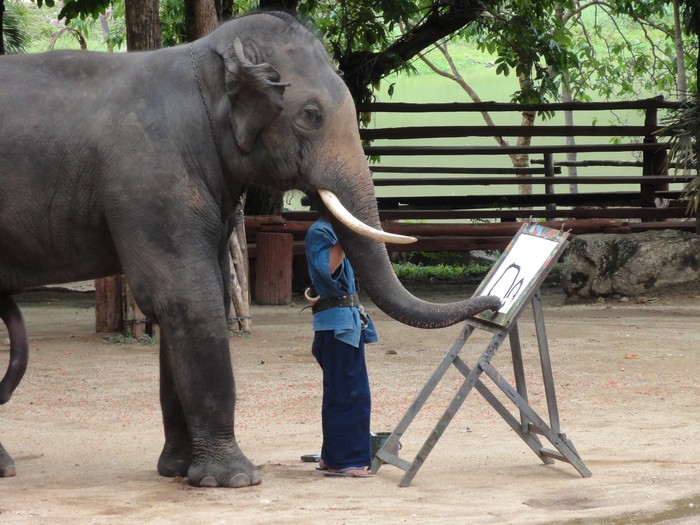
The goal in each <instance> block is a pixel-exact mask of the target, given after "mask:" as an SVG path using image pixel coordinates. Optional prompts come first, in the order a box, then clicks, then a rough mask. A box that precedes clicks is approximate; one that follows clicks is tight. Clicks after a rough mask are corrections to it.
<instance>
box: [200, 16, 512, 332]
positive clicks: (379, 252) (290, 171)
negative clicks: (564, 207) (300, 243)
mask: <svg viewBox="0 0 700 525" xmlns="http://www.w3.org/2000/svg"><path fill="white" fill-rule="evenodd" d="M238 24H240V28H239V27H237V25H238ZM224 28H226V29H227V30H228V31H231V34H232V35H225V34H223V33H224V31H221V30H220V31H221V33H222V34H221V35H217V33H218V32H217V33H214V34H213V35H212V36H211V37H210V38H211V41H210V47H211V48H212V49H214V50H215V52H216V53H217V54H218V55H219V56H220V57H221V58H222V59H223V62H224V64H225V71H226V72H225V83H226V91H227V96H228V102H229V105H228V108H229V111H228V123H229V124H230V126H231V127H232V129H233V136H234V138H235V147H236V148H238V150H239V151H240V153H241V155H242V157H243V158H244V159H245V161H246V164H248V165H249V166H250V173H249V175H248V177H247V180H245V182H246V183H247V184H258V185H263V186H268V187H272V188H275V189H299V190H302V191H303V192H305V193H306V194H307V195H316V194H318V195H320V196H321V198H323V200H324V202H325V203H326V206H327V207H328V208H329V209H330V210H331V212H332V213H333V215H334V227H335V229H336V231H337V234H338V237H339V239H340V241H341V243H342V245H343V247H344V249H345V252H346V254H347V256H348V258H349V260H350V262H351V263H352V265H353V267H354V269H355V273H356V275H357V276H358V278H359V280H360V282H361V283H362V286H363V288H364V289H365V290H366V291H367V293H368V294H369V296H370V298H371V299H372V301H373V302H374V303H375V304H376V306H377V307H378V308H380V309H381V310H382V311H384V312H385V313H386V314H388V315H389V316H391V317H393V318H394V319H396V320H398V321H400V322H402V323H405V324H408V325H411V326H415V327H420V328H439V327H444V326H449V325H452V324H455V323H457V322H459V321H462V320H464V319H466V318H467V317H469V316H471V315H474V314H476V313H478V312H480V311H483V310H487V309H497V308H498V307H499V306H500V300H499V299H498V298H497V297H479V298H473V299H468V300H464V301H460V302H456V303H450V304H434V303H430V302H426V301H423V300H421V299H418V298H416V297H415V296H413V295H412V294H410V293H409V292H408V291H407V290H406V289H405V288H404V287H403V286H402V285H401V283H400V282H399V280H398V279H397V278H396V275H395V273H394V271H393V269H392V267H391V264H390V261H389V257H388V254H387V250H386V246H385V242H407V241H408V242H410V241H411V240H412V239H410V238H405V237H401V236H392V235H390V234H387V233H385V232H383V231H382V230H381V225H380V220H379V212H378V209H377V201H376V196H375V192H374V185H373V183H372V174H371V171H370V168H369V165H368V162H367V158H366V156H365V154H364V151H363V149H362V144H361V141H360V135H359V130H358V126H357V114H356V110H355V106H354V103H353V100H352V97H351V95H350V92H349V90H348V89H347V87H346V86H345V84H344V83H343V80H342V76H341V73H340V72H339V71H338V70H337V69H336V68H334V67H333V65H332V64H331V62H330V60H329V58H328V54H327V52H326V50H325V49H324V47H323V45H322V44H321V43H320V41H319V40H318V39H317V38H316V37H315V36H314V35H313V34H312V33H311V32H310V31H309V30H308V29H307V28H305V27H304V26H303V25H302V24H300V23H299V22H297V21H296V20H295V19H293V18H292V17H290V16H288V15H285V14H282V13H267V14H263V15H257V16H254V17H243V18H241V19H238V20H237V21H236V23H234V24H231V25H227V26H224ZM224 28H222V29H224ZM235 176H236V177H237V178H238V179H239V180H240V178H241V176H242V175H241V172H240V168H239V169H238V170H237V171H236V173H235ZM244 177H245V175H244Z"/></svg>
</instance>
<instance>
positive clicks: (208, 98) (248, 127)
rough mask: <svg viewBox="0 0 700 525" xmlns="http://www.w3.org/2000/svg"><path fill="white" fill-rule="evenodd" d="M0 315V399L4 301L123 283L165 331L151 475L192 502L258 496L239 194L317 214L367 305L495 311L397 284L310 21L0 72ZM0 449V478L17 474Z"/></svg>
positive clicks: (368, 184)
mask: <svg viewBox="0 0 700 525" xmlns="http://www.w3.org/2000/svg"><path fill="white" fill-rule="evenodd" d="M0 85H2V86H3V89H2V90H0V314H2V318H3V321H4V322H5V324H6V326H7V330H8V334H9V338H10V364H9V367H8V370H7V373H6V375H5V377H4V378H3V380H2V383H0V393H1V394H2V399H0V402H5V401H7V400H8V399H9V397H10V395H11V394H12V391H13V390H14V389H15V387H16V386H17V385H18V384H19V381H20V379H21V377H22V374H23V373H24V369H25V368H26V365H27V360H26V354H27V334H26V332H25V330H24V323H23V321H22V317H21V314H20V312H19V309H18V308H17V305H16V304H15V302H14V300H13V299H12V296H13V295H14V294H17V293H18V292H21V291H23V290H26V289H28V288H32V287H38V286H43V285H48V284H54V283H65V282H73V281H79V280H86V279H95V278H100V277H105V276H109V275H114V274H119V273H123V274H124V275H125V278H126V280H127V282H128V284H129V286H130V287H131V289H132V291H133V295H134V297H135V300H136V302H137V304H138V306H139V307H140V308H141V310H142V311H143V312H144V313H145V314H146V315H147V316H148V317H149V318H151V319H153V320H154V321H155V322H157V323H158V325H159V326H160V334H161V335H160V349H159V366H160V378H159V379H160V403H161V409H162V415H163V426H164V434H165V439H164V445H163V449H162V452H161V453H160V456H159V459H158V462H157V470H158V473H159V474H160V475H162V476H172V477H174V476H181V477H186V478H187V480H188V483H189V484H191V485H194V486H203V487H214V486H222V487H247V486H251V485H257V484H258V483H260V481H261V477H260V474H259V471H258V470H257V469H256V467H255V465H254V464H253V463H252V462H251V461H250V460H249V459H248V458H247V457H246V456H245V455H244V454H243V452H242V451H241V450H240V448H239V446H238V445H237V442H236V436H235V433H234V411H235V385H234V375H233V367H232V363H231V354H230V349H229V339H228V331H227V325H226V316H225V305H224V300H223V297H224V294H225V290H224V279H223V276H222V271H223V270H222V268H221V264H220V260H221V257H222V253H223V252H224V250H225V249H226V244H227V241H228V235H229V233H230V218H231V215H232V213H233V210H234V208H235V206H236V205H237V204H238V203H239V201H240V199H241V196H242V195H243V193H244V191H245V189H246V188H247V187H248V186H251V185H257V186H261V187H265V188H271V189H275V190H279V191H286V190H291V189H297V190H301V191H302V192H305V193H306V194H307V195H314V196H316V197H318V196H319V195H320V196H321V197H322V198H323V199H324V201H327V203H328V205H329V208H330V209H331V211H333V213H334V214H335V215H336V217H334V218H333V225H334V227H335V229H336V231H337V233H338V236H339V239H340V241H341V243H342V244H343V246H344V248H345V252H346V254H347V256H348V258H349V260H350V261H351V263H352V265H353V267H354V268H355V271H356V274H357V276H358V279H359V280H360V281H361V282H362V286H363V287H364V290H365V291H366V293H367V294H368V295H369V297H370V299H371V300H372V301H373V302H374V303H375V305H376V306H377V307H378V308H379V309H381V310H382V311H384V312H386V313H387V314H388V315H389V316H391V317H393V318H394V319H396V320H398V321H400V322H402V323H406V324H409V325H412V326H417V327H423V328H438V327H444V326H449V325H452V324H455V323H457V322H459V321H461V320H464V319H466V318H467V317H469V316H471V315H474V314H476V313H478V312H481V311H483V310H487V309H497V308H498V306H499V305H500V300H499V299H498V298H496V297H479V298H472V299H466V300H463V301H458V302H455V303H449V304H434V303H430V302H426V301H423V300H421V299H419V298H417V297H414V296H413V295H411V294H410V293H409V292H408V291H407V290H405V288H404V287H403V286H402V285H401V283H400V282H399V281H398V279H397V278H396V276H395V274H394V272H393V270H392V267H391V264H390V262H389V258H388V255H387V250H386V246H385V242H403V241H406V240H410V239H405V238H401V237H398V236H391V235H390V234H388V233H385V232H383V231H382V230H381V225H380V220H379V214H378V209H377V202H376V197H375V193H374V186H373V184H372V177H371V172H370V169H369V165H368V162H367V158H366V156H365V155H364V152H363V149H362V144H361V141H360V137H359V131H358V125H357V114H356V111H355V106H354V103H353V101H352V98H351V96H350V93H349V91H348V89H347V87H346V86H345V84H344V82H343V79H342V74H341V72H339V71H338V70H337V68H335V67H334V66H333V64H332V61H331V60H330V58H329V55H328V53H327V51H326V49H325V48H324V46H323V44H322V43H321V41H320V39H319V38H318V37H317V36H316V34H315V32H314V31H313V30H312V29H311V28H309V27H308V26H307V25H306V24H304V23H301V22H299V21H297V20H296V19H295V18H294V17H293V16H291V15H289V14H285V13H281V12H259V13H253V14H248V15H243V16H241V17H239V18H235V19H232V20H230V21H227V22H225V23H223V24H221V25H220V26H219V27H217V28H216V29H215V30H214V31H212V32H211V33H210V34H209V35H207V36H206V37H204V38H202V39H199V40H197V41H195V42H193V43H191V44H183V45H180V46H176V47H172V48H165V49H160V50H154V51H143V52H134V53H97V52H89V51H51V52H46V53H39V54H35V55H23V56H20V55H11V56H4V57H1V58H0ZM14 470H15V469H14V466H13V464H12V460H11V458H10V456H9V454H7V453H6V452H5V451H4V449H2V447H1V446H0V475H4V476H9V475H12V474H14Z"/></svg>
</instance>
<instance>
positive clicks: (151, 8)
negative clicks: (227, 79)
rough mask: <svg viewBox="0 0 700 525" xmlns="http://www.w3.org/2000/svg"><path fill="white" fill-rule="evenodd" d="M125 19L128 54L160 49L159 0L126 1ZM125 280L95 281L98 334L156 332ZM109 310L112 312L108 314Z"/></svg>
mask: <svg viewBox="0 0 700 525" xmlns="http://www.w3.org/2000/svg"><path fill="white" fill-rule="evenodd" d="M0 1H1V0H0ZM124 18H125V21H126V48H127V50H128V51H143V50H147V49H158V48H160V45H161V34H160V16H159V15H158V0H126V3H125V5H124ZM122 281H123V277H119V278H114V277H107V278H104V279H97V280H96V281H95V295H96V308H95V325H96V328H97V331H100V329H101V328H102V329H107V326H108V325H109V326H111V327H112V329H114V330H118V329H119V327H121V329H122V330H123V331H124V332H126V333H133V334H134V335H135V336H136V337H138V336H140V335H143V333H138V332H139V330H144V331H145V332H148V331H152V327H150V326H148V325H147V324H146V317H145V316H144V315H143V313H141V311H140V310H139V309H138V307H137V306H136V303H135V302H134V300H133V296H132V294H131V291H130V290H128V288H127V286H126V283H123V282H122ZM122 286H123V287H124V289H123V290H122ZM115 297H120V298H121V300H120V301H119V302H117V301H114V300H112V299H113V298H115ZM106 308H109V309H111V311H109V312H108V311H105V309H106ZM117 320H118V322H117ZM110 323H111V324H110Z"/></svg>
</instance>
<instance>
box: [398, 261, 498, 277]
mask: <svg viewBox="0 0 700 525" xmlns="http://www.w3.org/2000/svg"><path fill="white" fill-rule="evenodd" d="M392 266H393V267H394V272H395V273H396V276H397V277H398V278H399V279H404V280H410V281H433V280H437V281H470V280H475V279H481V278H483V277H484V276H485V275H486V274H487V273H488V272H489V270H490V269H491V266H484V265H479V264H470V265H468V266H462V265H449V264H436V265H430V266H422V265H417V264H413V263H399V264H393V265H392Z"/></svg>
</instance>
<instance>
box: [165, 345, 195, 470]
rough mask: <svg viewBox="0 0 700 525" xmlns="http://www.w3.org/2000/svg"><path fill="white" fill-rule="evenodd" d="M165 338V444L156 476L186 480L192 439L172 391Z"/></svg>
mask: <svg viewBox="0 0 700 525" xmlns="http://www.w3.org/2000/svg"><path fill="white" fill-rule="evenodd" d="M165 338H166V335H165V333H163V332H161V334H160V405H161V408H162V411H163V427H164V429H165V445H164V446H163V451H162V452H161V454H160V458H159V459H158V474H160V475H161V476H165V477H169V478H174V477H183V478H186V477H187V471H188V470H189V468H190V465H192V459H193V457H194V455H193V452H192V436H191V434H190V430H189V427H188V426H187V419H186V418H185V413H184V412H183V410H182V403H181V402H180V399H179V398H178V395H177V392H176V390H175V380H174V378H173V371H172V364H171V362H170V359H169V358H168V355H167V347H166V340H165Z"/></svg>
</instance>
